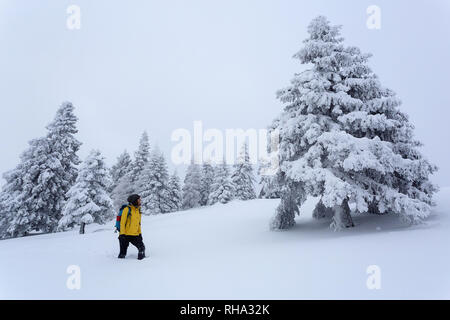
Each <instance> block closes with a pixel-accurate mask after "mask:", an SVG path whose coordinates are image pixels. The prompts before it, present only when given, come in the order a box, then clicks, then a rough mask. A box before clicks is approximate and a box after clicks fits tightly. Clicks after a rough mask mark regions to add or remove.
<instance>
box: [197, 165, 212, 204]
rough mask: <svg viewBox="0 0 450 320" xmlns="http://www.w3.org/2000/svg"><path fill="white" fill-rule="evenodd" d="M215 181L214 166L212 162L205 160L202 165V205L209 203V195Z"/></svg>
mask: <svg viewBox="0 0 450 320" xmlns="http://www.w3.org/2000/svg"><path fill="white" fill-rule="evenodd" d="M213 183H214V167H213V166H212V165H211V163H209V162H207V161H205V162H203V165H202V179H201V188H200V194H201V201H200V204H201V205H202V206H206V205H207V204H208V199H209V195H210V194H211V188H212V185H213Z"/></svg>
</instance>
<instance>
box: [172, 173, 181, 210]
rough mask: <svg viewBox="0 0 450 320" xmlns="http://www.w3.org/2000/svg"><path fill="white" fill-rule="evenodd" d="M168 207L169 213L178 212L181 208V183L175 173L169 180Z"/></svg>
mask: <svg viewBox="0 0 450 320" xmlns="http://www.w3.org/2000/svg"><path fill="white" fill-rule="evenodd" d="M169 192H170V196H169V207H170V212H174V211H178V210H180V209H181V206H182V200H183V197H182V193H181V181H180V178H179V177H178V174H177V172H176V171H175V172H174V173H173V174H172V175H171V176H170V178H169Z"/></svg>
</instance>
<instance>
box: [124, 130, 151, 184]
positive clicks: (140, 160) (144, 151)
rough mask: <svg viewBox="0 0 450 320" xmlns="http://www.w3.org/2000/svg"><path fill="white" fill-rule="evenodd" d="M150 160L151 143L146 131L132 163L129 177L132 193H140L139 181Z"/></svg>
mask: <svg viewBox="0 0 450 320" xmlns="http://www.w3.org/2000/svg"><path fill="white" fill-rule="evenodd" d="M149 160H150V143H149V139H148V134H147V132H144V133H143V134H142V136H141V140H140V141H139V148H138V150H137V151H136V152H135V154H134V161H133V163H132V164H131V168H130V173H129V175H130V176H129V179H130V182H131V188H132V192H131V193H140V192H141V190H139V187H138V183H139V179H140V176H141V174H142V172H143V170H144V167H145V165H146V164H147V163H148V162H149Z"/></svg>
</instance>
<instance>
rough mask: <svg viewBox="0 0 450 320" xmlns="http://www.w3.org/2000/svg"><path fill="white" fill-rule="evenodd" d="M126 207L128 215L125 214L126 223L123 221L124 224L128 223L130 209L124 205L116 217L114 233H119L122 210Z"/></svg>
mask: <svg viewBox="0 0 450 320" xmlns="http://www.w3.org/2000/svg"><path fill="white" fill-rule="evenodd" d="M127 207H128V214H127V221H125V224H126V223H127V222H128V218H129V217H131V207H130V206H129V205H126V204H124V205H122V206H121V207H120V210H119V214H118V215H117V217H116V232H117V231H119V232H120V221H121V220H122V212H123V209H125V208H127Z"/></svg>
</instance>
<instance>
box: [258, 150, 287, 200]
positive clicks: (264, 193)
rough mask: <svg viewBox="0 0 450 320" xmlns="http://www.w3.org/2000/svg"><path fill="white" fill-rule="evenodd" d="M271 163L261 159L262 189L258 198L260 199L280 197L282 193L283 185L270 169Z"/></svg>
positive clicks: (259, 170)
mask: <svg viewBox="0 0 450 320" xmlns="http://www.w3.org/2000/svg"><path fill="white" fill-rule="evenodd" d="M270 167H271V164H270V163H269V162H268V161H266V160H264V159H260V161H259V168H258V174H259V176H260V180H259V185H260V188H261V189H260V191H259V194H258V198H260V199H278V198H280V195H281V186H280V185H279V183H278V179H277V175H276V174H273V173H272V172H271V171H270V170H269V169H270Z"/></svg>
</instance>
